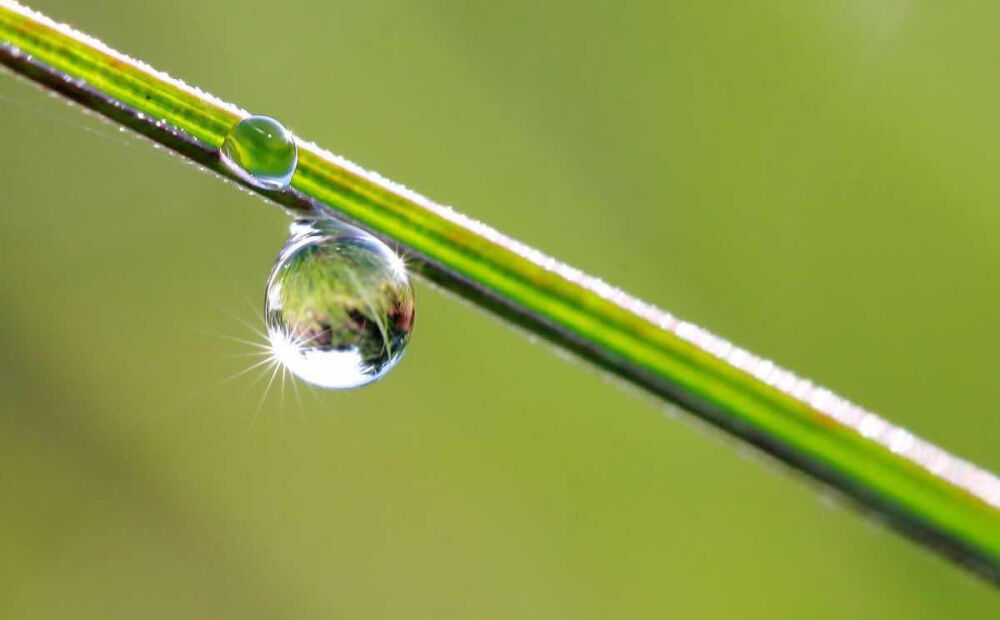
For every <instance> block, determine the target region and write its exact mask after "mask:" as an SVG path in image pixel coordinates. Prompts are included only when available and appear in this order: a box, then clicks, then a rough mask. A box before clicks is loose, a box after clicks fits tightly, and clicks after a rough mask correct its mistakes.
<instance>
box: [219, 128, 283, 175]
mask: <svg viewBox="0 0 1000 620" xmlns="http://www.w3.org/2000/svg"><path fill="white" fill-rule="evenodd" d="M219 155H220V156H221V157H222V162H223V163H224V164H226V166H227V167H228V168H229V169H230V170H232V171H233V172H235V173H236V174H237V175H238V176H239V177H240V178H241V179H243V180H244V181H246V182H248V183H250V184H252V185H256V186H257V187H261V188H263V189H284V188H286V187H288V184H289V183H291V182H292V174H293V173H294V172H295V165H296V164H297V163H298V161H299V154H298V149H296V147H295V140H294V139H293V138H292V134H291V133H289V132H288V130H287V129H285V126H284V125H282V124H281V123H279V122H278V121H276V120H274V119H273V118H269V117H267V116H248V117H246V118H244V119H243V120H241V121H240V122H238V123H236V125H234V126H233V128H232V129H230V130H229V133H228V134H226V139H225V140H224V141H223V142H222V147H221V148H220V149H219Z"/></svg>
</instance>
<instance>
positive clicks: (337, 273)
mask: <svg viewBox="0 0 1000 620" xmlns="http://www.w3.org/2000/svg"><path fill="white" fill-rule="evenodd" d="M413 318H414V298H413V288H412V287H411V286H410V280H409V276H408V275H407V273H406V267H405V266H404V265H403V261H402V259H401V258H400V257H399V256H398V255H397V254H396V253H395V252H393V251H392V250H391V249H390V248H389V247H388V246H386V245H385V244H384V243H382V242H381V241H379V240H378V239H376V238H375V237H373V236H371V235H369V234H368V233H366V232H364V231H362V230H359V229H357V228H354V227H353V226H349V225H347V224H344V223H341V222H338V221H336V220H330V219H321V220H302V221H298V222H295V223H294V224H292V229H291V237H290V238H289V239H288V242H287V243H286V244H285V247H284V248H283V249H282V250H281V254H279V255H278V260H277V262H276V263H275V265H274V268H273V269H272V270H271V275H270V277H269V278H268V281H267V292H266V294H265V299H264V320H265V323H266V326H267V337H268V340H269V341H270V345H271V348H272V350H273V353H274V356H275V358H276V359H278V361H280V362H281V363H282V364H284V365H285V367H287V368H288V370H290V371H291V372H292V374H294V375H295V376H297V377H299V378H300V379H302V380H304V381H307V382H309V383H312V384H314V385H317V386H319V387H323V388H329V389H344V388H353V387H360V386H362V385H365V384H367V383H371V382H372V381H375V380H377V379H380V378H381V377H382V376H383V375H385V373H387V372H388V371H389V370H390V369H391V368H392V367H393V366H395V365H396V363H397V362H398V361H399V359H400V357H402V355H403V351H404V349H405V348H406V343H407V342H408V341H409V339H410V333H411V331H412V330H413Z"/></svg>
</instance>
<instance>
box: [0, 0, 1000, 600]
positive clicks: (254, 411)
mask: <svg viewBox="0 0 1000 620" xmlns="http://www.w3.org/2000/svg"><path fill="white" fill-rule="evenodd" d="M34 5H35V6H36V8H39V9H41V10H43V11H45V12H47V13H49V14H50V15H51V16H53V17H55V18H57V19H59V20H62V21H67V22H69V23H71V24H73V25H75V26H77V27H79V28H81V29H83V30H84V31H86V32H89V33H91V34H93V35H95V36H98V37H100V38H102V39H104V40H105V41H107V42H108V43H109V44H111V45H112V46H114V47H117V48H118V49H121V50H123V51H125V52H127V53H129V54H132V55H134V56H136V57H139V58H142V59H144V60H146V61H148V62H150V63H151V64H153V65H154V66H157V67H159V68H162V69H165V70H167V71H169V72H170V73H172V74H173V75H175V76H177V77H180V78H183V79H185V80H186V81H188V82H189V83H192V84H197V85H199V86H201V87H203V88H205V89H207V90H209V91H211V92H213V93H216V94H218V95H219V96H221V97H222V98H224V99H228V100H232V101H235V102H237V103H239V104H240V105H242V106H244V107H246V108H247V109H250V110H251V111H254V112H257V113H265V114H269V115H273V116H275V117H277V118H279V119H282V120H284V121H285V122H286V123H287V124H288V125H289V126H290V127H291V128H292V129H293V130H294V131H296V132H297V133H298V134H300V135H302V136H304V137H306V138H308V139H312V140H315V141H317V142H318V143H320V144H322V145H324V146H326V147H329V148H331V149H332V150H334V151H335V152H339V153H342V154H344V155H346V156H348V157H350V158H352V159H354V160H355V161H358V162H359V163H362V164H364V165H366V166H370V167H373V168H376V169H377V170H379V171H381V172H382V173H383V174H385V175H387V176H389V177H391V178H395V179H397V180H400V181H402V182H404V183H406V184H407V185H409V186H411V187H414V188H417V189H418V190H420V191H422V192H424V193H426V194H428V195H430V196H431V197H434V198H436V199H438V200H441V201H443V202H445V203H448V204H453V205H456V206H457V207H458V208H459V209H460V210H462V211H464V212H466V213H468V214H470V215H472V216H475V217H477V218H481V219H483V220H485V221H487V222H489V223H490V224H493V225H495V226H496V227H498V228H499V229H501V230H503V231H505V232H507V233H509V234H511V235H513V236H515V237H517V238H520V239H522V240H524V241H526V242H528V243H530V244H533V245H536V246H538V247H540V248H542V249H544V250H545V251H547V252H550V253H552V254H554V255H555V256H558V257H560V258H562V259H564V260H567V261H568V262H570V263H571V264H573V265H576V266H578V267H581V268H583V269H585V270H587V271H590V272H594V273H596V274H597V275H599V276H601V277H603V278H605V279H607V280H609V281H611V282H614V283H616V284H619V285H621V286H623V287H624V288H626V289H627V290H629V291H632V292H634V293H636V294H638V295H640V296H641V297H643V298H645V299H648V300H650V301H652V302H655V303H657V304H659V305H662V306H663V307H665V308H667V309H669V310H671V311H672V312H674V313H676V314H678V315H679V316H682V317H684V318H688V319H690V320H693V321H695V322H699V323H701V324H703V325H705V326H707V327H708V328H710V329H712V330H714V331H716V332H718V333H721V334H723V335H725V336H727V337H729V338H730V339H732V340H733V341H735V342H737V343H740V344H743V345H745V346H747V347H749V348H750V349H751V350H753V351H755V352H759V353H761V354H764V355H767V356H770V357H772V358H773V359H776V360H778V361H780V362H783V363H785V364H787V365H788V366H790V367H791V368H792V369H795V370H796V371H799V372H801V373H802V374H805V375H806V376H810V377H812V378H815V379H818V380H820V381H821V382H823V383H825V384H827V385H829V386H831V387H833V388H835V389H837V390H839V391H840V392H842V393H843V394H845V395H846V396H848V397H850V398H852V399H854V400H856V401H858V402H860V403H863V404H865V405H867V406H870V407H871V408H873V409H875V410H876V411H879V412H882V413H884V414H885V415H887V416H888V417H890V418H891V419H893V420H895V421H898V422H900V423H902V424H904V425H906V426H908V427H910V428H911V429H913V430H915V431H917V432H918V433H920V434H922V435H925V436H927V437H930V438H933V439H935V440H937V441H938V442H940V443H941V444H942V445H943V446H945V447H947V448H949V449H952V450H954V451H957V452H958V453H960V454H962V455H963V456H966V457H968V458H970V459H972V460H974V461H976V462H978V463H980V464H982V465H985V466H987V467H989V468H992V469H994V470H996V469H1000V453H998V451H997V438H998V437H1000V418H998V416H997V412H996V403H997V402H998V401H1000V382H998V381H997V380H996V372H995V365H996V351H997V350H998V349H1000V326H998V325H997V322H996V320H995V318H996V316H997V308H998V307H1000V295H998V288H1000V287H998V284H1000V283H998V269H997V264H998V258H1000V245H998V244H997V242H996V240H997V239H998V238H1000V209H998V208H997V205H998V203H1000V201H998V199H1000V176H998V175H997V172H996V171H997V168H998V164H1000V157H998V153H1000V150H998V146H997V145H998V144H1000V140H998V137H1000V115H998V114H997V110H998V109H1000V80H998V79H997V74H996V63H995V59H996V58H997V57H998V55H1000V39H998V38H997V37H996V27H995V24H996V23H997V20H998V19H1000V5H997V4H995V3H986V2H950V3H930V2H919V1H917V0H840V1H837V2H801V1H799V0H775V1H772V2H766V3H761V2H697V3H695V2H685V3H674V2H626V3H605V2H596V1H577V2H562V3H554V2H553V3H550V2H527V1H522V0H511V1H509V2H503V3H485V2H480V3H464V2H442V1H435V0H430V1H425V2H399V1H390V0H385V1H372V2H369V1H365V2H340V1H323V2H319V1H307V0H287V1H285V2H282V3H274V2H268V3H263V2H254V1H249V0H213V1H212V2H204V0H175V1H173V2H169V3H167V2H158V3H145V2H144V3H136V2H125V1H111V0H103V1H98V2H78V1H75V0H37V1H36V2H35V3H34ZM0 135H2V138H0V144H2V148H0V180H2V183H3V188H4V189H3V191H2V193H0V201H2V208H0V263H2V265H3V267H2V270H0V273H2V280H0V281H2V284H3V293H2V295H0V325H2V328H0V616H3V617H4V618H11V619H13V618H67V617H73V618H135V617H141V618H171V619H176V618H246V619H249V618H327V617H338V618H664V617H679V618H732V617H739V618H789V617H808V618H814V619H821V618H901V617H905V618H910V619H917V618H928V619H930V618H934V619H939V618H943V617H947V618H987V617H994V616H996V615H998V614H1000V599H998V597H997V596H996V593H995V591H993V590H992V588H991V587H990V586H988V585H987V584H986V583H984V582H982V581H980V580H978V579H976V578H974V577H971V576H969V575H967V574H965V573H964V572H962V571H960V570H959V569H957V568H955V567H953V566H952V565H950V564H949V563H947V562H945V561H944V560H941V559H940V558H938V557H936V556H934V555H932V554H930V553H927V552H925V551H924V550H922V549H920V548H918V547H915V546H913V545H911V544H910V543H909V542H907V541H905V540H903V539H901V538H900V537H898V536H896V535H895V534H893V533H891V532H888V531H887V530H885V529H883V528H882V527H880V526H879V525H878V524H873V523H871V522H869V521H868V520H866V519H864V518H862V517H861V516H859V515H858V514H857V513H855V512H854V511H853V510H852V509H850V508H849V507H846V506H844V505H843V504H841V503H839V502H837V501H836V500H834V501H830V500H829V499H828V498H825V497H824V495H823V494H821V493H818V492H817V489H816V488H815V487H814V486H812V485H811V484H810V483H808V482H807V481H805V480H803V479H801V478H800V477H797V476H795V475H792V474H790V473H789V472H788V471H786V470H785V469H784V468H782V467H778V466H774V465H773V464H772V463H771V462H769V461H767V460H766V459H764V458H762V457H760V456H758V455H756V454H752V453H749V452H747V451H746V450H745V449H743V448H741V447H739V446H736V445H734V444H733V443H732V442H731V441H729V440H727V439H725V438H723V437H720V436H718V435H717V434H716V433H714V432H711V431H708V430H707V429H705V428H703V427H702V426H701V425H699V424H696V423H692V422H691V420H690V418H689V417H688V416H686V414H683V413H678V412H676V411H671V410H670V409H669V408H666V407H664V406H663V405H662V404H658V403H656V402H653V401H651V400H650V399H648V398H646V397H644V396H642V395H641V394H637V393H634V392H633V391H631V390H629V389H622V388H621V386H619V385H616V384H615V382H613V381H608V380H602V378H601V376H600V375H599V374H597V373H596V372H595V371H593V370H592V369H590V368H588V367H586V366H584V365H583V364H581V363H576V362H567V361H566V360H564V359H561V358H560V357H558V356H556V355H554V354H553V352H552V351H551V350H550V349H549V347H548V346H546V345H544V344H539V343H534V342H532V341H530V339H528V338H526V337H524V336H523V335H522V334H521V333H519V332H517V331H516V330H514V329H512V328H510V327H508V326H506V325H504V324H502V323H500V322H499V321H497V320H496V319H494V318H491V317H490V316H487V315H485V314H483V313H481V312H480V311H478V310H476V309H475V308H473V307H471V306H469V305H468V304H465V303H462V302H459V301H457V300H455V299H453V298H451V297H449V296H447V295H444V294H442V293H440V292H438V291H436V290H434V289H432V288H430V287H429V286H427V285H425V284H423V283H420V284H419V285H418V291H417V293H418V296H419V297H418V320H417V329H416V333H415V336H414V339H413V341H412V342H411V346H410V349H409V351H408V353H407V356H406V358H405V359H404V360H403V363H402V364H401V365H400V366H399V367H398V368H397V369H396V370H395V371H394V372H392V373H391V374H390V375H389V376H388V377H387V378H386V379H385V380H384V381H383V382H381V383H379V384H377V385H374V386H372V387H369V388H366V389H363V390H359V391H356V392H346V393H323V392H319V391H309V390H304V389H303V386H297V387H298V391H299V392H302V394H300V398H301V402H299V401H298V400H297V399H296V396H295V394H294V390H293V389H292V386H290V385H286V386H285V389H284V391H283V392H282V390H281V388H280V386H275V387H272V389H271V391H270V393H268V394H266V395H265V392H264V381H260V380H258V377H257V376H256V375H255V373H253V372H251V373H247V374H245V375H243V376H239V377H236V378H234V379H231V380H228V381H227V380H226V379H227V377H230V376H231V375H233V374H234V373H238V372H240V371H241V370H243V369H245V368H247V367H248V366H250V364H252V363H253V361H254V358H253V357H252V356H247V355H246V354H247V353H252V352H253V351H254V349H253V347H251V346H250V345H247V344H244V343H241V342H238V341H236V340H233V339H244V340H252V341H258V342H259V341H260V336H259V334H258V333H257V332H258V331H259V328H260V316H259V306H260V300H261V296H262V291H263V285H264V279H265V277H266V275H267V273H268V270H269V268H270V266H271V263H272V261H273V259H274V256H275V254H276V252H277V250H278V249H279V247H280V246H281V244H282V241H283V239H284V236H285V231H286V227H287V219H286V218H285V216H284V215H283V214H282V213H281V212H279V210H278V209H276V208H273V207H271V206H269V205H267V204H266V203H264V202H262V201H260V200H257V199H255V198H253V197H251V196H248V195H245V194H243V193H241V192H239V191H236V190H234V189H233V187H231V186H229V185H227V184H224V183H221V182H219V180H218V179H217V178H215V177H213V176H212V175H208V174H203V173H201V172H199V171H198V170H197V169H196V168H194V167H192V166H189V165H186V164H184V163H183V162H181V161H180V160H179V159H177V158H174V157H171V156H169V155H167V154H166V153H164V152H162V151H156V150H154V149H152V148H150V146H149V145H148V144H146V143H144V142H142V141H140V140H138V139H135V138H132V137H130V136H129V135H127V134H122V133H119V132H118V131H117V130H116V129H115V128H114V127H111V126H109V125H106V124H104V123H102V122H100V121H98V120H96V119H94V118H92V117H87V116H85V115H83V114H81V113H80V111H79V110H76V109H73V108H71V107H69V106H67V105H65V104H64V103H62V102H60V101H57V100H55V99H52V98H51V97H49V96H48V95H45V94H43V93H41V92H40V91H38V90H37V89H35V88H34V87H33V86H30V85H28V84H26V83H24V82H22V81H20V80H17V79H15V78H13V77H11V76H9V75H2V76H0Z"/></svg>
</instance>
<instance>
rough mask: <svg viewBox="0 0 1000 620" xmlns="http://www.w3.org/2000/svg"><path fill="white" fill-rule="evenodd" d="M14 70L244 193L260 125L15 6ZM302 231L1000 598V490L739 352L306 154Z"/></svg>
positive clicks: (2, 23)
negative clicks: (657, 405) (719, 443)
mask: <svg viewBox="0 0 1000 620" xmlns="http://www.w3.org/2000/svg"><path fill="white" fill-rule="evenodd" d="M0 63H2V64H3V65H5V66H6V67H7V68H9V69H10V70H12V71H14V72H16V73H19V74H21V75H23V76H25V77H27V78H29V79H31V80H33V81H35V82H37V83H39V84H41V85H42V86H44V87H46V88H48V89H50V90H53V91H56V92H59V93H61V94H62V95H64V96H66V97H67V98H69V99H71V100H73V101H75V102H77V103H79V104H81V105H83V106H85V107H87V108H90V109H92V110H95V111H97V112H98V113H100V114H102V115H104V116H105V117H107V118H109V119H111V120H112V121H115V122H117V123H120V124H122V125H125V126H128V127H130V128H132V129H133V130H135V131H137V132H138V133H140V134H142V135H144V136H146V137H148V138H150V139H151V140H153V141H155V142H157V143H159V144H162V145H164V146H166V147H168V148H170V149H172V150H174V151H175V152H177V153H178V154H180V155H182V156H185V157H187V158H189V159H191V160H193V161H195V162H197V163H198V164H200V165H202V166H203V167H205V168H208V169H210V170H213V171H215V172H216V173H218V174H219V175H222V176H224V177H227V178H229V179H230V180H233V181H234V182H239V180H238V179H235V177H234V176H233V175H232V173H231V172H229V171H228V170H227V169H225V168H224V167H223V166H222V165H221V163H220V161H219V158H218V147H219V146H220V145H221V144H222V141H223V139H224V137H225V134H226V132H227V131H228V130H229V128H230V127H232V126H233V124H234V123H235V122H236V121H237V120H239V119H240V118H242V117H243V116H245V115H246V113H245V112H244V111H242V110H240V109H238V108H236V107H235V106H232V105H231V104H227V103H225V102H222V101H220V100H218V99H216V98H214V97H212V96H211V95H208V94H206V93H204V92H202V91H200V90H198V89H196V88H192V87H189V86H187V85H185V84H183V83H181V82H179V81H177V80H175V79H173V78H170V77H169V76H167V75H165V74H163V73H160V72H158V71H155V70H153V69H152V68H150V67H148V66H146V65H144V64H142V63H140V62H137V61H135V60H132V59H130V58H127V57H125V56H123V55H121V54H119V53H117V52H115V51H113V50H111V49H110V48H108V47H106V46H105V45H104V44H102V43H100V42H99V41H96V40H94V39H92V38H90V37H87V36H86V35H83V34H81V33H78V32H75V31H73V30H72V29H70V28H68V27H65V26H62V25H59V24H56V23H54V22H52V21H51V20H49V19H48V18H46V17H44V16H42V15H40V14H38V13H36V12H34V11H31V10H30V9H27V8H25V7H23V6H21V5H19V4H17V3H14V2H11V1H10V0H0ZM299 150H300V158H299V165H298V168H297V170H296V173H295V176H294V178H293V180H292V188H291V189H289V190H286V191H281V192H273V191H263V190H258V189H253V188H250V189H253V191H256V192H258V193H260V194H262V195H264V196H265V197H266V198H268V199H270V200H272V201H273V202H275V203H277V204H280V205H282V206H283V207H285V208H286V209H287V210H289V211H290V212H292V213H294V214H298V215H318V214H326V215H332V216H334V217H338V218H341V219H345V220H347V221H350V222H352V223H354V224H356V225H358V226H360V227H362V228H365V229H366V230H368V231H370V232H372V233H373V234H375V235H377V236H379V237H381V238H383V239H385V240H386V241H388V242H389V243H391V244H393V245H395V246H396V247H397V248H399V249H400V250H401V251H403V252H405V253H406V254H407V255H408V256H410V257H411V261H410V262H411V264H412V265H413V266H414V268H415V269H416V270H417V271H419V272H420V273H421V274H423V275H424V276H425V277H427V278H428V279H430V280H432V281H434V282H436V283H438V284H440V285H441V286H443V287H445V288H447V289H449V290H452V291H454V292H456V293H458V294H460V295H462V296H464V297H466V298H468V299H470V300H472V301H473V302H475V303H476V304H478V305H479V306H481V307H483V308H485V309H487V310H489V311H491V312H493V313H495V314H498V315H500V316H502V317H504V318H506V319H508V320H510V321H513V322H515V323H516V324H518V325H520V326H522V327H523V328H525V329H526V330H528V331H531V332H533V333H536V334H539V335H541V336H543V337H545V338H547V339H548V340H550V341H552V342H553V343H555V344H557V345H558V346H561V347H563V348H566V349H568V350H571V351H573V352H575V353H577V354H578V355H579V356H581V357H583V358H585V359H587V360H589V361H591V362H593V363H595V364H597V365H598V366H600V367H601V368H603V369H605V370H607V371H609V372H611V373H614V374H615V375H618V376H619V377H621V378H623V379H624V380H627V381H629V382H631V383H634V384H636V385H638V386H641V387H643V388H645V389H646V390H648V391H650V392H652V393H654V394H656V395H658V396H660V397H662V398H664V399H666V400H669V401H671V402H674V403H677V404H680V405H681V406H683V407H684V408H686V409H687V410H689V411H690V412H692V413H694V414H695V415H697V416H699V417H700V418H702V419H704V420H706V421H708V422H710V423H712V424H714V425H715V426H717V427H719V428H722V429H724V430H725V431H727V432H729V433H730V434H732V435H734V436H736V437H738V438H739V439H741V440H743V441H746V442H749V443H751V444H753V445H756V446H757V447H759V448H761V449H763V450H764V451H766V452H768V453H770V454H772V455H774V456H775V457H777V458H779V459H780V460H782V461H784V462H786V463H788V464H790V465H791V466H793V467H795V468H797V469H799V470H802V471H804V472H806V473H808V474H810V475H812V476H813V477H815V478H817V479H819V480H821V481H823V482H825V483H827V484H829V485H831V486H833V487H835V488H837V489H839V490H840V491H842V492H843V493H845V494H846V495H847V496H848V497H850V498H852V499H853V500H855V501H856V502H857V503H858V504H859V505H860V506H862V507H865V508H867V509H870V510H873V511H875V512H876V513H877V514H879V515H880V516H883V517H885V518H887V519H888V521H889V522H890V523H891V524H892V525H894V526H895V527H897V528H898V529H899V530H900V531H902V532H903V533H905V534H908V535H910V536H912V537H914V538H915V539H918V540H920V541H922V542H924V543H927V544H928V545H929V546H931V547H933V548H935V549H937V550H939V551H941V552H943V553H945V554H946V555H948V556H949V557H951V558H953V559H956V560H957V561H959V562H961V563H962V564H964V565H966V566H968V567H970V568H972V569H973V570H975V571H977V572H978V573H979V574H981V575H983V576H986V577H987V578H988V579H991V580H992V581H993V582H994V583H1000V480H998V479H997V478H996V477H995V476H994V475H993V474H991V473H989V472H987V471H985V470H983V469H980V468H978V467H976V466H974V465H972V464H970V463H968V462H967V461H964V460H962V459H959V458H957V457H955V456H952V455H950V454H948V453H947V452H945V451H944V450H942V449H940V448H938V447H936V446H934V445H933V444H931V443H929V442H926V441H924V440H922V439H919V438H917V437H916V436H914V435H913V434H911V433H909V432H908V431H906V430H904V429H902V428H900V427H897V426H894V425H892V424H890V423H889V422H887V421H886V420H884V419H883V418H881V417H879V416H877V415H875V414H873V413H871V412H868V411H866V410H864V409H862V408H860V407H858V406H856V405H854V404H852V403H850V402H848V401H846V400H844V399H842V398H840V397H838V396H836V395H834V394H833V393H832V392H830V391H828V390H826V389H824V388H822V387H819V386H816V385H814V384H813V383H812V382H810V381H808V380H805V379H802V378H799V377H797V376H795V375H794V374H792V373H790V372H788V371H786V370H783V369H781V368H779V367H778V366H776V365H775V364H773V363H772V362H770V361H768V360H766V359H762V358H759V357H757V356H754V355H752V354H750V353H748V352H746V351H744V350H742V349H740V348H738V347H735V346H733V345H732V344H731V343H729V342H727V341H726V340H724V339H722V338H719V337H717V336H715V335H713V334H710V333H709V332H707V331H705V330H703V329H701V328H699V327H697V326H695V325H693V324H691V323H688V322H685V321H681V320H678V319H677V318H675V317H673V316H672V315H670V314H669V313H667V312H664V311H662V310H660V309H658V308H655V307H653V306H651V305H649V304H646V303H644V302H642V301H640V300H638V299H635V298H634V297H631V296H629V295H628V294H626V293H624V292H623V291H621V290H619V289H617V288H615V287H613V286H610V285H608V284H606V283H604V282H602V281H600V280H598V279H596V278H593V277H591V276H588V275H586V274H584V273H581V272H580V271H578V270H576V269H574V268H572V267H570V266H568V265H565V264H563V263H560V262H559V261H556V260H554V259H552V258H550V257H547V256H545V255H544V254H542V253H541V252H539V251H537V250H535V249H533V248H530V247H527V246H525V245H523V244H521V243H519V242H517V241H515V240H513V239H510V238H508V237H506V236H504V235H502V234H501V233H499V232H497V231H496V230H493V229H492V228H490V227H488V226H486V225H484V224H482V223H480V222H478V221H476V220H473V219H471V218H468V217H466V216H463V215H461V214H459V213H457V212H455V211H453V210H452V209H450V208H448V207H444V206H441V205H439V204H436V203H434V202H432V201H430V200H428V199H427V198H424V197H423V196H420V195H418V194H416V193H414V192H412V191H410V190H408V189H406V188H404V187H402V186H400V185H398V184H395V183H393V182H391V181H388V180H386V179H384V178H382V177H380V176H379V175H378V174H376V173H374V172H370V171H366V170H364V169H362V168H360V167H359V166H357V165H355V164H353V163H351V162H349V161H347V160H345V159H343V158H341V157H338V156H336V155H333V154H331V153H329V152H327V151H325V150H323V149H321V148H319V147H317V146H315V145H313V144H309V143H306V142H303V141H301V140H300V141H299Z"/></svg>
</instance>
